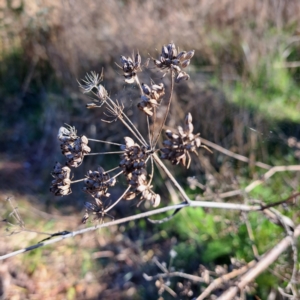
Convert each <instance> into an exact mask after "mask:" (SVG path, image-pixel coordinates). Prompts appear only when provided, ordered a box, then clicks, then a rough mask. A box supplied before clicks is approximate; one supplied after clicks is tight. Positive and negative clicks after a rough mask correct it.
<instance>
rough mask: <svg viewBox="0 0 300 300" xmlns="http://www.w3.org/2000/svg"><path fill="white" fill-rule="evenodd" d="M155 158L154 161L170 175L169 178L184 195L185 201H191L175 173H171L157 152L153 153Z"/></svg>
mask: <svg viewBox="0 0 300 300" xmlns="http://www.w3.org/2000/svg"><path fill="white" fill-rule="evenodd" d="M153 159H154V161H155V162H156V163H157V164H158V165H159V166H160V167H161V168H162V169H163V171H164V172H165V173H166V175H167V176H168V177H169V179H170V180H171V181H172V182H173V184H174V185H175V187H176V188H177V189H178V191H179V193H180V194H181V196H182V197H183V199H184V201H185V202H186V203H190V202H191V200H190V198H189V197H188V195H187V194H186V193H185V191H184V189H183V188H182V187H181V185H180V184H179V183H178V182H177V180H176V179H175V178H174V177H173V175H172V174H171V173H170V171H169V170H168V168H167V167H166V166H165V164H164V163H163V162H162V161H161V160H160V158H159V157H158V156H157V154H156V153H153Z"/></svg>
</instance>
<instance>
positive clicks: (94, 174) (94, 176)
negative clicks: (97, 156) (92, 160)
mask: <svg viewBox="0 0 300 300" xmlns="http://www.w3.org/2000/svg"><path fill="white" fill-rule="evenodd" d="M115 183H116V179H115V178H110V176H109V174H108V173H106V172H105V171H104V169H103V168H102V167H98V169H97V171H88V173H87V175H86V179H85V180H84V188H83V190H84V191H85V192H86V193H88V194H90V195H91V196H92V197H93V198H95V199H101V197H106V198H108V197H109V196H110V194H109V193H107V190H108V188H109V187H110V186H114V185H115Z"/></svg>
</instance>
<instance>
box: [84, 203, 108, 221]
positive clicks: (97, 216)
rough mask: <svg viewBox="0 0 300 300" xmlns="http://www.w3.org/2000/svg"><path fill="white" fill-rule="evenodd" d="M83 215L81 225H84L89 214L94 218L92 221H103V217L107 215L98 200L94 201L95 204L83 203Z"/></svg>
mask: <svg viewBox="0 0 300 300" xmlns="http://www.w3.org/2000/svg"><path fill="white" fill-rule="evenodd" d="M84 206H85V213H84V216H83V218H82V223H83V224H85V223H86V221H87V220H88V218H89V217H90V214H92V215H93V216H94V219H93V220H94V221H99V220H103V218H104V216H105V215H108V214H107V213H106V212H105V209H104V206H103V204H102V202H101V201H100V200H98V201H96V203H90V202H85V204H84Z"/></svg>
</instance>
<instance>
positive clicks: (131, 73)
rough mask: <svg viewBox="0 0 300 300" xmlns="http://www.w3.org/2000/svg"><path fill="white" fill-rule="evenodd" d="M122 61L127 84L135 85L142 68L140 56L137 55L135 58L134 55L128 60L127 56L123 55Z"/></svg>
mask: <svg viewBox="0 0 300 300" xmlns="http://www.w3.org/2000/svg"><path fill="white" fill-rule="evenodd" d="M120 61H121V64H122V65H121V67H122V69H123V72H124V77H125V82H127V83H134V80H135V76H136V73H137V71H139V70H140V68H141V56H140V54H139V53H137V54H136V55H135V56H134V55H133V57H132V58H131V57H127V58H126V57H125V56H123V55H122V56H121V58H120Z"/></svg>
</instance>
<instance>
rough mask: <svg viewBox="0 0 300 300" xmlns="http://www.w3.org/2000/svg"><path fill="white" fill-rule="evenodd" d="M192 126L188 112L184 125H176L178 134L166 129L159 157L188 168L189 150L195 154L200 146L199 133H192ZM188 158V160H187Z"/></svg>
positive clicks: (189, 160)
mask: <svg viewBox="0 0 300 300" xmlns="http://www.w3.org/2000/svg"><path fill="white" fill-rule="evenodd" d="M193 130H194V126H193V124H192V115H191V114H190V113H188V115H187V116H186V118H185V126H184V128H182V127H181V126H178V134H177V133H173V132H172V131H171V130H166V136H167V138H168V139H167V140H165V141H164V142H163V145H164V148H162V149H160V151H161V152H162V155H161V158H163V159H168V160H170V161H171V163H172V164H174V165H177V164H179V163H181V164H182V165H183V166H187V168H189V166H190V162H191V157H190V154H189V152H194V153H196V154H197V151H196V150H197V148H199V147H200V146H201V139H200V137H199V136H200V133H197V134H193ZM187 159H188V162H187Z"/></svg>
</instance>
